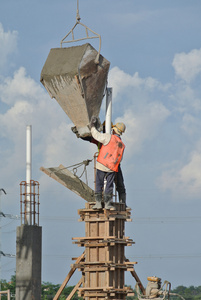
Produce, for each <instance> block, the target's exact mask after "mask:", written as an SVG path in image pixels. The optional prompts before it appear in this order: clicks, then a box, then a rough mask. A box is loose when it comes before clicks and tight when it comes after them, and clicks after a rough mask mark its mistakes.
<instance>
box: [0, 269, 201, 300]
mask: <svg viewBox="0 0 201 300" xmlns="http://www.w3.org/2000/svg"><path fill="white" fill-rule="evenodd" d="M15 287H16V276H15V275H13V276H12V277H11V280H10V281H9V282H6V280H1V290H2V291H6V290H10V294H11V299H15ZM59 288H60V284H52V283H50V282H43V283H42V285H41V300H52V299H53V298H54V296H55V295H56V293H57V291H58V290H59ZM73 288H74V286H66V287H65V288H64V290H63V292H62V294H61V296H60V297H59V300H65V299H66V298H67V296H68V295H69V294H70V293H71V291H72V290H73ZM134 291H135V290H134ZM171 293H173V294H178V295H180V296H182V297H183V298H184V299H185V300H201V286H198V287H194V286H190V287H185V286H182V285H181V286H178V287H177V288H175V289H174V290H172V291H171ZM72 299H74V300H81V299H82V298H80V297H78V295H77V293H75V295H74V297H73V298H72ZM126 299H127V300H137V295H136V293H135V296H132V297H131V296H130V297H127V298H126ZM1 300H7V296H6V295H5V296H4V295H2V297H1ZM169 300H181V298H180V297H179V296H170V299H169Z"/></svg>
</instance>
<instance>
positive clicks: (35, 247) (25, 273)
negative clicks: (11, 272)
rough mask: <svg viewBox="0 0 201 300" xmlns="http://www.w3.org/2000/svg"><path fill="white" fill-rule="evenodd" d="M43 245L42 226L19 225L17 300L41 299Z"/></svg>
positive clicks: (17, 240) (17, 242) (17, 241)
mask: <svg viewBox="0 0 201 300" xmlns="http://www.w3.org/2000/svg"><path fill="white" fill-rule="evenodd" d="M41 246H42V227H40V226H34V225H21V226H19V227H17V239H16V298H15V299H16V300H22V299H23V300H40V299H41V253H42V251H41V250H42V249H41V248H42V247H41Z"/></svg>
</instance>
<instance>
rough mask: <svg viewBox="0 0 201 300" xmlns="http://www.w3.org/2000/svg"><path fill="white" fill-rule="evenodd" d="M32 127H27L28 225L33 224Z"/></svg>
mask: <svg viewBox="0 0 201 300" xmlns="http://www.w3.org/2000/svg"><path fill="white" fill-rule="evenodd" d="M31 142H32V127H31V125H27V127H26V182H27V199H26V201H27V209H26V212H25V214H26V221H27V224H28V225H30V224H31V177H32V174H31V172H32V152H31V149H32V143H31Z"/></svg>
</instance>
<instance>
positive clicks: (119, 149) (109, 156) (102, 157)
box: [97, 135, 125, 172]
mask: <svg viewBox="0 0 201 300" xmlns="http://www.w3.org/2000/svg"><path fill="white" fill-rule="evenodd" d="M124 149H125V145H124V143H123V142H122V140H121V139H120V138H119V137H118V136H116V135H111V139H110V142H109V143H108V144H107V145H105V146H104V145H102V146H101V149H100V152H99V155H98V158H97V161H98V162H99V163H101V164H102V165H104V166H105V167H107V168H108V169H110V170H112V171H114V172H118V166H119V164H120V162H121V159H122V156H123V152H124Z"/></svg>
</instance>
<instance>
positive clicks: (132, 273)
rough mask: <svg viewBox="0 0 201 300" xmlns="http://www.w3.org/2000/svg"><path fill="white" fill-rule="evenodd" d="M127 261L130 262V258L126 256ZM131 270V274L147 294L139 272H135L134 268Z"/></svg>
mask: <svg viewBox="0 0 201 300" xmlns="http://www.w3.org/2000/svg"><path fill="white" fill-rule="evenodd" d="M125 261H126V262H129V259H127V258H125ZM130 272H131V275H132V276H133V277H134V278H135V280H136V282H137V284H138V285H139V288H140V290H141V292H142V293H143V295H145V294H146V291H145V288H144V286H143V284H142V282H141V280H140V278H139V277H138V275H137V273H136V272H135V270H132V271H130Z"/></svg>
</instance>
